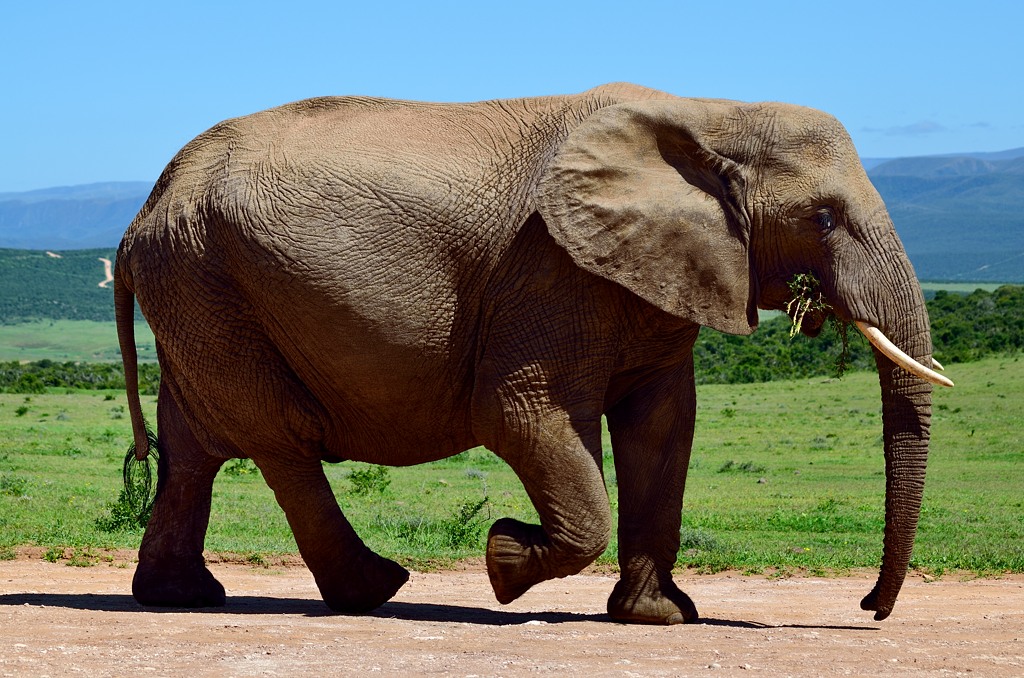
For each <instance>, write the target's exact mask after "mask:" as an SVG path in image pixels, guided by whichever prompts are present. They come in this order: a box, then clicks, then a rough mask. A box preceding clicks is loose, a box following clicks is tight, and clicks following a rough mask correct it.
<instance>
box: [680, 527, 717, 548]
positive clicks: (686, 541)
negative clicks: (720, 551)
mask: <svg viewBox="0 0 1024 678" xmlns="http://www.w3.org/2000/svg"><path fill="white" fill-rule="evenodd" d="M716 548H718V540H717V539H715V535H713V534H710V533H709V532H705V531H704V530H702V529H700V528H699V527H686V526H685V525H684V526H683V527H681V528H680V529H679V549H680V550H681V551H683V552H686V551H714V550H715V549H716Z"/></svg>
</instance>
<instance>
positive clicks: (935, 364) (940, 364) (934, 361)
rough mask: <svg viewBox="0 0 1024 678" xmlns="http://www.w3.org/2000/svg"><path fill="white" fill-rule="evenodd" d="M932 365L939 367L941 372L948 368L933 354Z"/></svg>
mask: <svg viewBox="0 0 1024 678" xmlns="http://www.w3.org/2000/svg"><path fill="white" fill-rule="evenodd" d="M932 367H934V368H935V369H937V370H938V371H939V372H945V371H946V368H945V367H943V366H942V363H940V362H939V361H938V360H936V359H935V356H932Z"/></svg>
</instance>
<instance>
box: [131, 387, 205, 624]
mask: <svg viewBox="0 0 1024 678" xmlns="http://www.w3.org/2000/svg"><path fill="white" fill-rule="evenodd" d="M167 381H168V380H167V379H166V378H165V382H164V385H162V386H161V389H160V398H159V403H160V404H159V407H158V412H157V424H158V427H159V428H158V430H159V433H160V446H161V449H162V454H161V455H160V469H159V472H160V483H159V488H160V490H159V493H158V494H157V497H156V502H155V504H154V506H153V514H152V516H151V517H150V520H149V524H148V525H147V526H146V533H145V535H144V536H143V538H142V545H141V546H140V547H139V565H138V567H137V568H136V570H135V576H134V578H133V580H132V595H134V596H135V599H136V600H137V601H138V602H139V603H141V604H142V605H155V606H162V607H212V606H219V605H223V604H224V587H223V586H221V584H220V582H218V581H217V580H216V579H215V578H214V576H213V575H212V574H211V573H210V571H209V570H208V569H207V567H206V562H205V561H204V559H203V544H204V542H205V539H206V528H207V525H208V524H209V521H210V500H211V496H212V493H213V480H214V478H215V477H216V475H217V471H218V470H219V469H220V466H221V464H222V463H223V460H222V459H218V458H215V457H212V456H210V455H209V454H207V452H206V451H205V450H204V449H203V447H202V446H201V445H200V443H199V442H198V441H197V440H196V437H195V436H194V435H193V433H192V431H191V430H190V429H189V428H188V426H187V425H186V424H185V422H184V420H183V418H182V416H181V412H180V410H179V409H178V406H177V404H176V403H175V401H174V398H173V397H171V394H170V392H169V391H168V389H167Z"/></svg>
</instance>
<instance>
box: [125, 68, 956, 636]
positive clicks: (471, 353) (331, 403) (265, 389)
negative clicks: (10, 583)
mask: <svg viewBox="0 0 1024 678" xmlns="http://www.w3.org/2000/svg"><path fill="white" fill-rule="evenodd" d="M805 273H809V274H812V275H813V276H815V278H816V279H817V280H818V281H819V285H820V287H819V289H820V293H821V295H822V298H823V299H824V300H825V301H826V302H827V304H828V306H829V307H830V310H829V311H825V310H816V311H812V312H810V313H808V314H807V317H805V318H804V319H803V322H802V328H801V331H802V332H804V333H805V334H808V335H810V336H814V335H816V334H817V333H818V331H819V330H820V328H821V327H822V324H823V323H824V322H825V320H826V319H827V316H828V315H829V314H834V315H835V316H836V317H837V318H838V319H840V320H843V321H847V322H857V323H859V324H860V325H861V326H863V328H864V329H865V331H867V332H868V333H869V334H871V335H873V336H874V337H875V338H874V344H875V345H876V346H879V347H881V348H875V349H874V351H875V358H876V363H877V368H878V374H879V382H880V389H881V403H882V410H883V434H884V456H885V472H886V499H885V529H884V536H883V554H882V558H881V566H880V570H879V575H878V579H877V583H876V585H875V586H874V588H873V590H872V591H871V592H870V593H869V594H868V595H867V596H866V597H865V598H864V600H863V601H862V603H861V607H862V608H863V609H865V610H872V611H875V613H876V614H875V619H878V620H880V619H884V618H885V617H886V616H888V615H889V614H890V612H891V610H892V608H893V605H894V604H895V601H896V597H897V594H898V592H899V590H900V587H901V586H902V584H903V581H904V578H905V576H906V572H907V568H908V564H909V560H910V554H911V548H912V545H913V541H914V537H915V532H916V529H917V521H918V515H919V512H920V505H921V496H922V492H923V483H924V477H925V464H926V459H927V453H928V444H929V427H930V418H931V393H932V384H933V383H943V384H946V385H951V382H949V381H948V380H947V379H946V378H945V377H944V376H942V375H939V374H937V373H936V372H935V370H934V369H933V363H932V358H931V352H932V346H931V338H930V329H929V321H928V314H927V310H926V308H925V304H924V300H923V296H922V293H921V289H920V285H919V283H918V282H917V279H916V276H915V274H914V271H913V268H912V266H911V264H910V261H909V259H908V258H907V255H906V253H905V252H904V249H903V247H902V245H901V243H900V240H899V238H898V237H897V235H896V232H895V230H894V227H893V224H892V221H891V219H890V217H889V216H888V213H887V211H886V208H885V206H884V204H883V202H882V200H881V198H880V197H879V195H878V193H877V192H876V191H875V190H874V188H873V187H872V185H871V183H870V181H869V180H868V178H867V176H866V174H865V172H864V170H863V167H862V165H861V164H860V161H859V159H858V156H857V154H856V151H855V149H854V146H853V143H852V141H851V139H850V137H849V135H848V133H847V132H846V130H845V129H844V128H843V126H842V125H841V124H840V123H839V122H838V121H837V120H836V119H835V118H834V117H832V116H830V115H828V114H826V113H823V112H820V111H817V110H814V109H809V108H804V107H800V106H795V105H790V104H782V103H744V102H737V101H729V100H722V99H707V98H683V97H678V96H674V95H671V94H668V93H664V92H660V91H656V90H652V89H647V88H644V87H641V86H638V85H632V84H625V83H616V84H609V85H602V86H599V87H596V88H594V89H591V90H588V91H586V92H583V93H581V94H575V95H566V96H542V97H534V98H520V99H504V100H493V101H484V102H477V103H425V102H413V101H399V100H388V99H382V98H369V97H358V96H347V97H323V98H314V99H308V100H304V101H299V102H295V103H291V104H287V105H284V106H280V107H277V108H272V109H269V110H266V111H262V112H259V113H255V114H252V115H248V116H245V117H240V118H235V119H230V120H227V121H225V122H222V123H220V124H218V125H216V126H214V127H212V128H211V129H209V130H208V131H206V132H204V133H202V134H200V135H199V136H198V137H197V138H195V139H194V140H193V141H191V142H190V143H188V144H187V145H186V146H185V147H184V148H183V149H182V150H181V151H180V152H178V154H177V155H176V156H175V157H174V158H173V159H172V160H171V161H170V163H169V164H168V165H167V167H166V169H165V170H164V171H163V173H162V174H161V176H160V178H159V180H158V181H157V182H156V184H155V186H154V188H153V191H152V193H151V195H150V196H149V198H148V199H147V201H146V203H145V205H144V206H143V207H142V209H141V211H140V212H139V214H138V216H136V218H135V219H134V220H133V222H132V223H131V225H130V226H129V227H128V229H127V231H126V233H125V235H124V238H123V240H122V242H121V244H120V247H119V248H118V253H117V261H116V271H115V284H114V286H115V290H114V296H115V311H116V317H117V323H118V324H117V327H118V336H119V342H120V347H121V350H122V354H123V362H124V370H125V376H126V382H127V384H128V386H127V392H128V400H129V408H130V413H131V422H132V429H133V436H134V440H135V455H136V457H137V458H139V459H144V458H146V455H147V454H148V453H149V451H150V450H151V449H159V451H160V454H159V461H158V489H157V493H156V498H155V502H154V505H153V508H152V515H151V518H150V519H149V522H148V524H147V526H146V529H145V533H144V535H143V538H142V542H141V545H140V547H139V554H138V566H137V569H136V572H135V574H134V578H133V582H132V592H133V595H134V596H135V598H136V600H137V601H138V602H139V603H141V604H143V605H153V606H195V607H201V606H216V605H223V604H224V603H225V591H224V588H223V586H222V585H221V584H220V583H219V582H218V581H217V580H216V578H215V577H214V576H213V575H212V574H211V572H210V571H209V569H208V568H207V567H206V563H205V560H204V557H203V548H204V540H205V533H206V530H207V527H208V523H209V517H210V503H211V493H212V486H213V482H214V477H215V476H216V474H217V472H218V469H219V468H220V466H221V465H222V464H223V463H224V462H225V461H226V460H229V459H233V458H249V459H251V460H252V461H253V462H254V463H255V465H256V466H257V467H258V468H259V470H260V471H261V472H262V475H263V477H264V479H265V481H266V482H267V484H268V485H269V486H270V488H271V489H272V490H273V493H274V496H275V499H276V501H277V502H278V503H279V504H280V506H281V508H282V509H283V510H284V513H285V516H286V517H287V521H288V524H289V526H290V528H291V530H292V533H293V535H294V537H295V541H296V544H297V546H298V549H299V552H300V554H301V556H302V558H303V560H304V562H305V563H306V565H307V567H308V568H309V569H310V571H311V572H312V574H313V577H314V579H315V581H316V584H317V586H318V588H319V591H320V593H321V595H322V597H323V600H324V602H325V603H326V604H327V605H328V606H329V607H330V608H331V609H332V610H334V611H338V612H342V613H364V612H366V611H369V610H372V609H374V608H376V607H378V606H380V605H382V604H383V603H385V602H386V601H387V600H389V599H390V598H391V597H392V596H393V595H394V594H395V593H396V592H397V590H398V589H399V588H400V587H401V586H402V585H403V584H404V583H405V582H406V580H407V578H408V572H407V571H406V570H405V569H404V568H403V567H402V566H400V565H399V564H397V563H395V562H394V561H392V560H390V559H386V558H383V557H381V556H379V555H377V554H376V553H374V552H373V551H372V550H370V549H369V548H368V547H367V546H366V545H365V544H364V543H363V542H362V540H361V539H360V538H359V536H358V535H357V534H356V533H355V531H354V530H353V528H352V526H351V525H350V524H349V522H348V521H347V520H346V518H345V516H344V515H343V513H342V511H341V510H340V508H339V506H338V503H337V501H336V499H335V497H334V495H333V493H332V490H331V487H330V485H329V483H328V480H327V478H326V476H325V474H324V467H323V464H322V462H325V461H326V462H336V461H340V460H356V461H362V462H370V463H374V464H380V465H393V466H403V465H411V464H418V463H422V462H427V461H431V460H437V459H441V458H444V457H448V456H451V455H454V454H457V453H459V452H462V451H464V450H466V449H469V448H473V447H476V446H484V447H486V448H487V449H489V450H490V451H492V452H493V453H494V454H496V455H497V456H498V457H500V458H501V459H502V460H504V461H505V462H506V463H508V464H509V465H510V466H511V468H512V469H513V470H514V471H515V473H516V474H517V476H518V477H519V479H520V480H521V482H522V483H523V486H524V488H525V490H526V492H527V494H528V495H529V497H530V500H531V501H532V503H533V504H534V506H535V508H536V510H537V514H538V516H539V518H540V524H539V525H535V524H527V523H524V522H521V521H517V520H513V519H510V518H500V519H498V520H497V521H496V522H494V523H493V525H492V526H491V527H490V530H489V532H488V535H487V543H486V567H487V573H488V577H489V579H490V582H491V585H492V587H493V590H494V594H495V596H496V598H497V600H498V601H499V602H501V603H509V602H511V601H513V600H515V599H517V598H519V597H520V596H522V595H523V594H524V593H526V592H527V591H528V590H529V589H530V588H531V587H532V586H533V585H535V584H537V583H538V582H541V581H545V580H548V579H552V578H557V577H565V576H569V575H572V574H575V573H578V572H580V571H581V570H582V569H583V568H585V567H586V566H587V565H589V564H590V563H592V562H593V561H594V560H595V559H596V558H597V557H598V556H599V555H600V554H601V553H602V552H603V551H604V549H605V548H606V546H607V544H608V543H609V538H610V534H611V530H612V514H611V510H610V507H609V502H608V495H607V490H606V486H605V483H604V476H603V469H602V458H603V455H602V447H601V426H602V424H601V422H602V418H605V420H606V421H607V426H608V430H609V432H610V436H611V444H612V448H613V450H612V451H613V459H614V467H615V472H616V475H617V482H618V492H619V512H618V525H617V529H618V549H619V552H618V559H619V570H620V574H619V578H618V580H617V582H616V583H615V585H614V586H613V587H612V590H611V593H610V596H609V599H608V608H607V609H608V613H609V615H610V617H611V618H612V619H614V620H618V621H623V622H638V623H652V624H673V623H680V622H690V621H694V620H696V619H697V618H698V613H697V610H696V607H695V605H694V603H693V602H692V600H691V599H690V597H689V596H688V595H687V594H686V593H684V592H683V591H682V590H680V588H679V587H678V586H677V585H676V584H675V582H674V581H673V578H672V569H673V567H674V566H675V563H676V559H677V554H678V551H679V531H680V524H681V511H682V501H683V491H684V487H685V481H686V474H687V466H688V463H689V457H690V451H691V446H692V440H693V432H694V425H695V410H696V396H695V387H694V371H693V370H694V365H693V353H692V348H693V345H694V342H695V341H696V339H697V335H698V331H699V330H700V329H701V327H709V328H712V329H714V330H718V331H721V332H727V333H732V334H741V335H742V334H749V333H751V332H752V331H754V329H755V328H756V327H757V324H758V315H757V311H758V309H759V308H761V309H784V308H785V307H786V305H787V302H789V301H790V300H791V292H790V289H789V286H788V281H789V280H790V279H792V278H793V276H795V275H797V274H805ZM136 302H137V303H138V305H139V308H140V309H141V311H142V313H143V315H144V316H145V317H146V319H147V320H148V322H149V324H150V326H151V327H152V330H153V334H154V336H155V338H156V344H157V355H158V359H159V364H160V367H161V373H162V381H161V384H160V388H159V395H158V405H157V439H158V440H157V442H156V443H154V442H152V441H151V440H150V438H148V437H147V424H146V422H145V421H144V417H143V415H142V410H141V406H140V399H139V392H138V377H137V354H136V349H135V342H134V335H133V332H134V330H133V323H132V319H133V314H134V308H135V303H136Z"/></svg>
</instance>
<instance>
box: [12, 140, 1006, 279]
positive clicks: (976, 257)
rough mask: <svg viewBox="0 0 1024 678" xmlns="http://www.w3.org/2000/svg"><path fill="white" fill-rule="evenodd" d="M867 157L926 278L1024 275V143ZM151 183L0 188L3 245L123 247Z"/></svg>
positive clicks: (867, 164)
mask: <svg viewBox="0 0 1024 678" xmlns="http://www.w3.org/2000/svg"><path fill="white" fill-rule="evenodd" d="M863 163H864V166H865V168H866V169H867V170H868V176H870V177H871V181H872V182H873V183H874V184H875V186H876V187H877V188H878V192H879V193H880V194H881V195H882V198H883V199H884V200H885V202H886V204H887V205H888V207H889V212H890V213H891V214H892V218H893V222H894V223H895V224H896V230H897V231H898V232H899V234H900V237H901V239H902V240H903V243H904V245H905V246H906V248H907V252H908V253H909V254H910V259H911V261H912V262H913V264H914V268H915V269H916V271H917V274H918V277H920V278H921V279H923V280H941V281H949V280H962V281H971V282H986V281H992V282H1024V148H1015V149H1010V150H1007V151H999V152H996V153H961V154H950V155H941V156H921V157H913V158H865V159H863ZM151 187H152V184H151V183H149V182H118V183H101V184H89V185H86V186H68V187H61V188H49V189H43V190H38V191H28V192H24V193H0V247H6V248H14V249H30V250H47V249H49V250H52V251H56V250H60V251H68V250H76V249H86V248H114V247H117V244H118V242H120V240H121V235H122V234H123V233H124V230H125V228H127V226H128V224H129V223H131V220H132V219H133V218H134V216H135V214H136V213H137V212H138V210H139V208H140V207H141V206H142V204H143V203H144V202H145V200H146V197H147V196H148V195H149V191H150V189H151ZM0 292H2V290H0Z"/></svg>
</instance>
